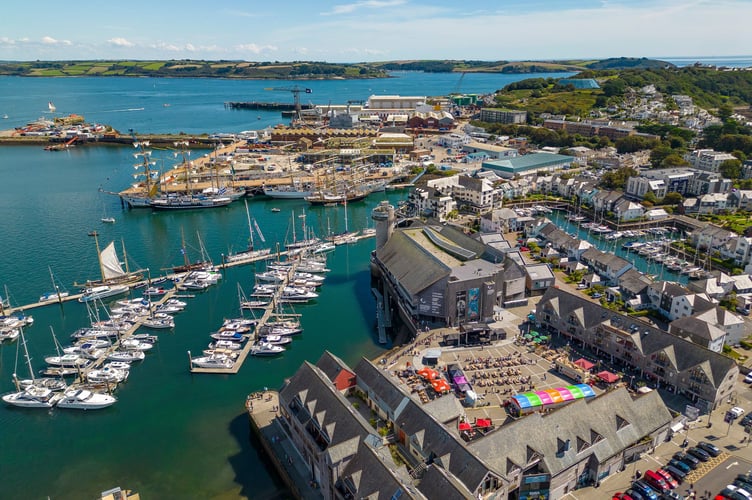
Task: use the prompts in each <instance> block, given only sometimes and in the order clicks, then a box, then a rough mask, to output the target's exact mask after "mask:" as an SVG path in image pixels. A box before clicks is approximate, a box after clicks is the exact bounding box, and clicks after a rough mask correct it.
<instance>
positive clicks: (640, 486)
mask: <svg viewBox="0 0 752 500" xmlns="http://www.w3.org/2000/svg"><path fill="white" fill-rule="evenodd" d="M632 489H633V490H635V491H636V492H637V493H639V494H640V495H642V496H643V498H647V499H648V500H658V494H657V493H656V492H655V490H654V489H653V488H651V487H650V485H649V484H648V483H646V482H645V481H643V480H641V479H638V480H637V481H635V482H634V483H632Z"/></svg>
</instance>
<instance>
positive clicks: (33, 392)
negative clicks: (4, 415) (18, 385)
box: [3, 385, 63, 408]
mask: <svg viewBox="0 0 752 500" xmlns="http://www.w3.org/2000/svg"><path fill="white" fill-rule="evenodd" d="M62 397H63V396H62V394H60V393H56V392H54V391H51V390H50V389H47V388H44V387H37V386H33V385H32V386H30V387H27V388H26V389H24V390H23V391H19V392H12V393H10V394H6V395H4V396H3V401H4V402H5V403H6V404H9V405H11V406H19V407H21V408H52V407H53V406H55V404H56V403H57V402H58V401H59V400H60V399H61V398H62Z"/></svg>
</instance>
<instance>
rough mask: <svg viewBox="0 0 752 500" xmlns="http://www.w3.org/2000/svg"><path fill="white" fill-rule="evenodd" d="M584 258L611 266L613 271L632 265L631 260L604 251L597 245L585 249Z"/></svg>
mask: <svg viewBox="0 0 752 500" xmlns="http://www.w3.org/2000/svg"><path fill="white" fill-rule="evenodd" d="M582 260H583V261H587V262H593V263H597V264H598V265H599V266H601V267H604V268H609V269H611V270H613V271H618V270H620V269H624V268H625V267H626V266H631V265H632V264H631V263H630V262H629V261H627V260H625V259H622V258H621V257H619V256H617V255H615V254H612V253H606V252H602V251H600V250H598V249H597V248H595V247H591V248H588V249H587V250H585V252H583V254H582Z"/></svg>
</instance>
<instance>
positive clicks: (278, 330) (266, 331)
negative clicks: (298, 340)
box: [259, 326, 303, 337]
mask: <svg viewBox="0 0 752 500" xmlns="http://www.w3.org/2000/svg"><path fill="white" fill-rule="evenodd" d="M302 331H303V329H302V328H292V327H288V326H264V327H263V328H261V329H259V334H260V335H280V336H282V337H287V336H289V335H296V334H298V333H300V332H302Z"/></svg>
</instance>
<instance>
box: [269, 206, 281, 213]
mask: <svg viewBox="0 0 752 500" xmlns="http://www.w3.org/2000/svg"><path fill="white" fill-rule="evenodd" d="M271 211H272V212H274V213H277V212H281V210H280V209H279V208H277V207H274V208H272V210H271Z"/></svg>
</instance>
